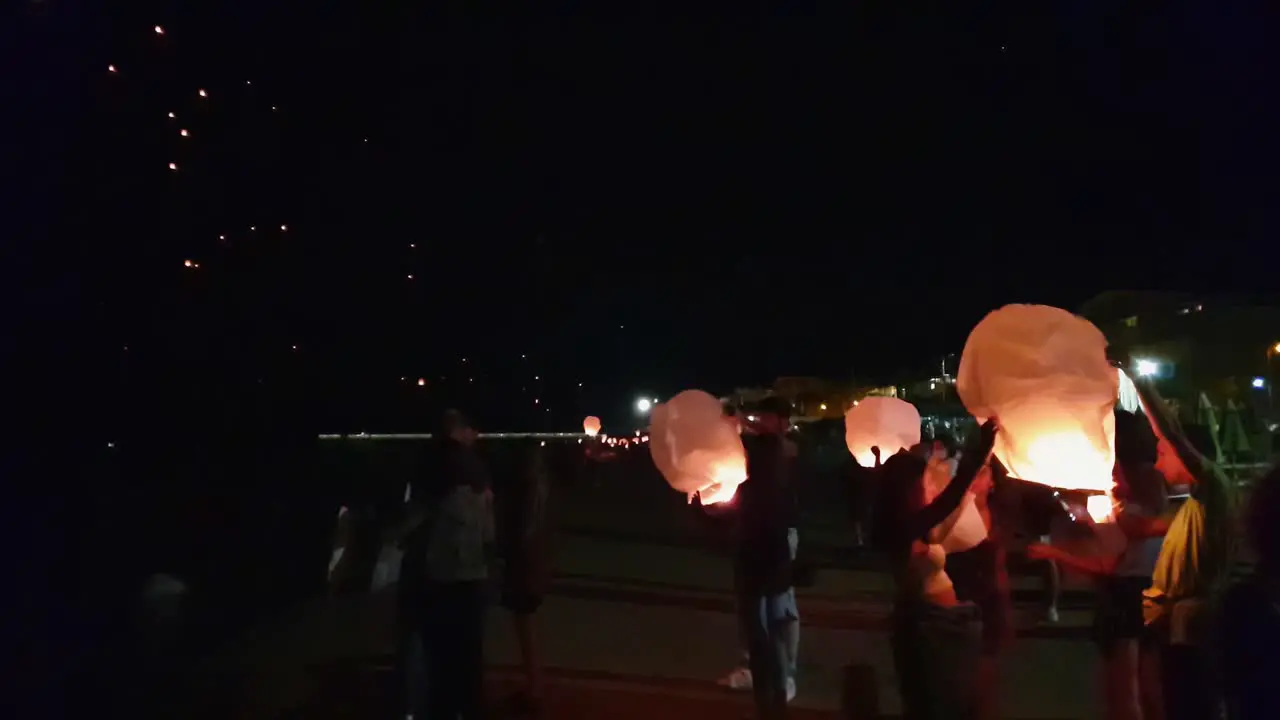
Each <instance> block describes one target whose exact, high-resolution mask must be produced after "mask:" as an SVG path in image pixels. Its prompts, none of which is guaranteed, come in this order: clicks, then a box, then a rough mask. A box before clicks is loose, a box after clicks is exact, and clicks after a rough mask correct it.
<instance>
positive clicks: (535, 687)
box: [498, 444, 551, 712]
mask: <svg viewBox="0 0 1280 720" xmlns="http://www.w3.org/2000/svg"><path fill="white" fill-rule="evenodd" d="M543 450H545V448H543V447H542V446H540V445H536V444H535V445H532V446H530V447H529V448H528V450H527V451H526V454H525V455H524V457H522V458H518V460H517V463H518V464H517V466H516V467H515V469H514V472H512V474H511V475H512V476H511V478H510V479H509V481H508V484H507V486H506V487H505V488H502V489H501V490H500V492H499V495H498V506H499V508H500V509H501V511H502V512H501V515H500V518H501V521H500V524H499V528H498V538H499V539H500V541H501V543H502V548H501V554H502V558H503V560H504V563H505V564H504V567H503V574H502V605H503V607H505V608H506V609H507V610H508V611H509V612H510V613H511V616H512V619H513V621H514V624H515V630H516V640H517V641H518V643H519V645H520V659H521V663H522V665H523V667H524V676H525V677H524V679H525V687H524V693H523V696H521V697H518V698H517V703H518V704H519V705H521V706H523V707H522V709H524V710H527V711H530V712H537V711H538V710H539V709H540V707H541V700H542V660H541V657H540V655H539V653H538V646H537V634H536V632H535V629H534V616H535V615H536V614H537V612H538V608H540V607H541V606H542V599H543V596H544V595H545V594H546V592H547V583H548V581H549V580H550V575H551V567H550V565H551V557H550V550H549V545H550V541H551V537H550V535H551V529H550V527H549V524H548V517H547V510H548V502H549V499H550V492H551V483H550V481H549V478H548V476H547V466H546V459H545V457H544V454H543Z"/></svg>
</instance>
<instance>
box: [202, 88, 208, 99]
mask: <svg viewBox="0 0 1280 720" xmlns="http://www.w3.org/2000/svg"><path fill="white" fill-rule="evenodd" d="M200 97H209V93H208V92H205V89H204V88H200Z"/></svg>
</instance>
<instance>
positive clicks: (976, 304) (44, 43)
mask: <svg viewBox="0 0 1280 720" xmlns="http://www.w3.org/2000/svg"><path fill="white" fill-rule="evenodd" d="M93 5H95V4H93V3H84V2H81V3H66V2H58V1H57V0H43V1H41V2H27V3H24V5H23V8H22V10H21V11H20V13H21V15H22V16H23V19H22V20H21V21H20V22H18V23H17V24H16V26H15V27H16V28H17V31H16V32H14V31H10V32H11V33H12V35H11V37H10V39H11V40H13V42H5V43H2V44H4V45H5V46H6V47H8V48H11V49H10V50H8V51H7V52H6V56H5V58H4V59H6V60H9V62H8V63H6V66H8V67H11V68H20V69H21V70H20V72H16V73H14V77H12V78H7V79H6V80H5V82H6V88H12V89H14V90H16V94H15V95H13V96H14V97H18V98H21V99H22V103H21V104H13V105H11V107H24V108H30V112H23V113H19V114H18V115H19V116H18V117H17V118H16V119H15V120H14V121H13V122H14V123H15V124H14V125H12V127H13V128H14V129H15V130H16V131H15V132H14V133H13V135H11V139H19V143H18V147H17V157H18V162H17V163H16V164H15V165H14V167H16V168H18V169H20V170H21V171H22V174H20V175H19V174H15V176H14V178H17V179H11V180H10V182H13V183H14V186H13V192H10V193H9V195H10V198H11V199H12V198H16V199H17V200H18V202H17V203H15V206H16V207H18V209H19V212H18V213H17V215H18V216H20V217H21V218H23V219H27V220H29V224H20V225H19V226H18V227H19V232H18V236H19V237H22V236H23V235H24V234H29V236H30V238H31V242H29V243H27V244H26V246H27V247H29V248H30V251H29V252H27V253H26V254H25V255H24V257H23V262H22V263H20V264H17V265H13V267H17V268H19V269H20V271H21V273H22V276H23V280H24V287H25V286H30V288H31V297H32V298H34V303H33V304H32V305H30V306H29V307H31V308H34V310H33V311H32V312H29V313H24V314H23V317H22V318H20V320H19V324H20V325H21V327H22V328H23V329H26V330H29V331H30V335H31V337H32V339H33V342H34V343H35V344H36V346H38V347H42V348H46V349H49V350H50V352H49V353H47V355H48V356H49V357H48V358H45V359H44V360H42V361H41V362H40V363H39V364H40V367H41V369H42V370H44V371H45V372H46V373H48V374H49V376H50V378H51V382H53V383H54V384H60V385H61V386H62V387H63V390H62V392H64V393H73V394H75V393H81V395H79V397H88V396H89V395H87V394H85V393H89V394H92V395H93V397H111V398H114V399H113V400H111V401H109V402H107V403H106V405H107V407H108V410H104V413H105V414H104V416H103V417H104V420H103V421H104V422H106V421H108V420H107V419H106V418H109V416H110V413H111V412H112V411H114V409H119V408H120V407H121V406H122V405H133V404H134V403H133V402H132V401H131V400H130V398H133V399H136V398H138V397H141V396H155V395H162V396H165V397H170V398H172V397H189V395H184V393H189V392H195V393H197V395H198V396H199V397H204V398H209V397H215V396H219V395H220V394H222V393H223V392H224V390H225V388H227V387H232V386H236V385H237V384H244V383H250V384H251V383H252V382H253V379H254V378H261V377H263V376H264V375H266V376H269V377H273V378H281V377H287V378H290V379H297V378H305V380H306V382H307V383H309V384H308V385H307V387H308V388H309V390H308V391H307V394H308V396H309V397H311V398H312V399H313V401H314V402H315V403H316V407H317V408H319V409H318V410H317V412H318V413H319V414H318V415H316V417H319V418H323V422H324V423H327V424H328V426H329V428H330V429H334V430H354V429H360V427H364V425H362V423H364V424H368V425H370V426H381V427H382V428H383V429H411V428H402V427H386V426H388V425H396V424H398V423H403V422H405V421H404V418H406V417H408V415H406V414H405V413H409V414H410V415H413V416H414V417H415V418H416V417H418V416H417V415H414V413H417V412H418V410H419V409H421V408H425V407H428V406H429V405H432V404H434V405H442V404H459V405H462V406H463V407H465V408H467V409H468V410H471V411H473V412H475V413H476V414H477V415H478V416H480V417H481V418H482V422H483V423H484V424H485V425H487V426H488V429H525V428H528V429H565V430H571V429H574V428H575V427H577V424H578V422H579V421H580V419H581V417H582V416H583V415H584V414H587V413H593V414H598V415H601V416H603V417H605V418H606V421H608V420H609V418H611V417H615V418H624V417H627V414H628V412H629V410H628V408H629V407H630V405H631V403H632V401H633V400H634V398H635V397H636V396H637V394H652V395H666V394H669V393H672V392H675V391H678V390H680V389H683V388H687V387H702V388H705V389H708V390H711V391H713V392H723V391H727V390H730V389H732V387H734V386H735V385H743V384H759V383H764V382H768V381H770V380H771V379H772V378H773V377H775V376H777V375H823V376H829V377H832V378H837V379H849V378H858V379H860V380H865V381H874V380H883V379H893V378H895V377H896V376H898V375H900V374H902V373H912V372H924V371H927V369H930V368H933V367H936V363H937V358H938V357H939V356H941V355H942V354H945V353H949V352H958V351H959V349H960V348H961V346H962V344H963V341H964V338H965V336H966V334H967V332H968V330H969V329H970V328H971V327H972V326H973V324H974V323H976V322H977V321H978V320H979V319H980V318H981V317H982V316H983V314H985V313H986V312H987V311H989V310H991V309H994V308H995V307H998V306H999V305H1002V304H1004V303H1008V302H1039V303H1048V304H1055V305H1060V306H1063V307H1067V308H1073V309H1074V308H1076V307H1077V306H1078V305H1079V303H1080V302H1082V301H1083V300H1085V299H1087V298H1089V297H1090V296H1092V295H1093V294H1095V293H1096V292H1098V291H1101V290H1106V289H1118V288H1129V289H1138V288H1152V289H1177V290H1186V291H1192V292H1220V291H1226V290H1231V291H1236V292H1242V293H1253V294H1266V293H1267V292H1269V291H1271V292H1272V295H1273V296H1274V294H1275V293H1274V291H1272V290H1271V289H1272V288H1274V287H1275V281H1274V277H1275V270H1274V268H1275V262H1276V260H1275V257H1276V252H1275V249H1274V248H1275V247H1276V240H1275V238H1276V234H1277V231H1278V230H1280V218H1278V217H1277V215H1278V214H1280V210H1278V209H1277V204H1276V202H1275V198H1276V197H1277V191H1278V190H1280V187H1277V185H1278V183H1277V180H1276V170H1275V168H1276V167H1277V166H1278V165H1277V161H1278V160H1280V153H1278V152H1277V143H1278V141H1277V136H1276V134H1275V131H1274V130H1275V128H1276V127H1277V126H1278V125H1277V120H1280V117H1277V116H1278V115H1280V113H1278V112H1277V110H1278V107H1280V106H1278V105H1277V86H1276V83H1274V82H1271V81H1270V80H1269V77H1270V74H1271V73H1270V71H1269V70H1266V69H1264V68H1269V67H1274V66H1276V64H1275V62H1274V61H1275V60H1276V59H1277V58H1276V57H1275V55H1276V51H1275V50H1268V49H1265V48H1264V46H1263V42H1262V38H1263V37H1264V36H1265V35H1266V33H1267V29H1268V28H1270V27H1274V23H1273V20H1274V18H1273V17H1271V16H1270V15H1269V14H1264V12H1263V10H1262V8H1263V7H1264V4H1262V3H1253V4H1252V5H1251V6H1248V5H1247V4H1244V3H1233V4H1230V5H1231V9H1227V8H1224V7H1219V5H1221V4H1215V3H1209V2H1202V3H1190V4H1186V3H1184V4H1181V5H1180V6H1179V7H1169V6H1167V5H1153V6H1151V7H1150V8H1146V9H1142V10H1134V9H1129V8H1127V7H1126V8H1117V7H1116V6H1115V3H1103V2H1070V3H1053V4H1050V6H1051V7H1040V6H1039V5H1038V4H1036V3H1025V2H1021V3H1018V2H984V3H979V5H981V6H982V8H981V9H974V8H967V9H950V10H945V11H944V10H937V9H934V10H931V11H921V10H909V9H907V8H905V7H901V6H902V5H903V4H902V3H863V4H860V6H856V7H845V8H844V9H842V10H841V9H832V10H830V11H823V12H818V11H814V10H806V9H800V8H791V9H781V8H779V9H772V10H766V9H762V7H763V6H762V5H753V7H752V9H746V8H743V7H741V4H726V7H723V8H717V9H716V12H715V13H713V12H712V11H711V10H710V9H708V10H693V9H689V8H685V9H684V10H683V11H682V13H681V14H679V15H675V14H671V15H665V14H662V13H659V12H658V11H651V10H645V9H644V7H643V5H641V4H632V5H631V6H617V5H613V4H608V3H606V4H604V6H602V7H597V6H598V5H600V4H592V3H582V4H580V6H578V7H574V8H571V6H570V5H569V4H551V5H550V6H545V7H547V8H548V9H546V10H541V11H532V10H529V9H528V8H523V9H520V10H518V11H513V12H509V13H501V12H498V11H497V10H493V9H491V10H484V9H477V8H475V7H473V5H474V4H472V3H460V2H454V3H425V4H423V3H354V2H337V1H335V2H330V3H312V4H308V5H307V7H306V9H305V11H297V12H295V11H285V10H279V9H276V8H275V5H274V4H272V3H263V2H259V3H234V2H232V3H225V2H224V3H209V2H182V3H145V2H139V3H130V4H128V7H127V8H124V6H121V7H118V8H113V9H112V10H111V11H110V12H109V13H107V12H106V11H105V10H99V9H93V8H92V7H91V6H93ZM114 5H117V6H119V5H120V4H119V3H115V4H114ZM420 5H425V6H427V9H419V8H416V7H415V6H420ZM843 5H850V4H841V3H836V4H833V6H843ZM148 6H150V7H148ZM290 7H291V8H292V7H293V6H290ZM494 7H497V6H494ZM623 7H625V8H626V9H625V11H624V10H623V9H622V8H623ZM464 8H465V9H464ZM1054 8H1056V9H1054ZM1251 8H1252V9H1251ZM1268 12H1270V13H1271V14H1274V13H1273V12H1272V11H1268ZM157 25H159V26H160V27H161V28H162V29H163V30H164V32H163V34H160V33H157V32H155V31H154V27H155V26H157ZM109 65H111V66H114V67H115V71H114V72H112V71H110V70H109ZM6 74H9V73H6ZM201 89H204V90H205V91H206V93H207V96H206V97H201V96H200V95H199V91H200V90H201ZM169 112H173V113H174V114H175V117H174V118H169V117H168V113H169ZM183 129H186V130H187V131H188V135H187V136H186V137H184V136H182V135H181V134H180V133H181V130H183ZM171 162H172V163H176V165H177V170H176V171H172V170H170V169H169V163H171ZM282 225H283V226H285V228H286V229H284V230H282V229H281V226H282ZM250 228H253V229H252V230H251V229H250ZM220 236H225V240H223V239H220ZM1268 247H1270V248H1271V254H1270V255H1267V254H1266V248H1268ZM1268 258H1270V261H1269V262H1268ZM185 261H191V262H192V264H193V265H194V267H186V266H185V265H184V262H185ZM1268 276H1270V278H1272V279H1271V280H1270V283H1269V284H1268V281H1267V279H1268ZM295 346H296V349H295ZM125 348H128V349H127V350H125ZM55 356H56V358H55V359H49V358H54V357H55ZM463 358H466V361H465V362H464V361H463ZM264 368H265V369H264ZM917 369H918V370H917ZM419 377H422V378H424V379H425V380H426V381H427V385H426V386H425V387H424V388H418V387H417V383H416V382H415V381H416V379H417V378H419ZM59 378H61V380H59ZM67 378H74V380H67ZM401 378H406V379H405V380H403V381H402V380H401ZM535 378H536V379H535ZM579 383H582V387H579V386H578V384H579ZM190 385H201V387H202V388H203V389H199V390H191V389H190V388H189V387H188V386H190ZM122 388H123V389H122ZM211 388H212V389H211ZM220 388H221V389H220ZM100 393H108V394H107V395H100ZM111 393H115V394H114V395H113V394H111ZM72 396H74V395H72ZM72 396H68V397H72ZM535 398H536V399H537V400H538V403H536V404H535V403H533V402H532V401H533V399H535ZM67 401H70V400H67ZM434 405H432V406H434ZM415 422H416V420H415Z"/></svg>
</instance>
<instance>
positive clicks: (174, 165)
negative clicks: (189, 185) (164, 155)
mask: <svg viewBox="0 0 1280 720" xmlns="http://www.w3.org/2000/svg"><path fill="white" fill-rule="evenodd" d="M169 169H170V170H177V169H178V163H169Z"/></svg>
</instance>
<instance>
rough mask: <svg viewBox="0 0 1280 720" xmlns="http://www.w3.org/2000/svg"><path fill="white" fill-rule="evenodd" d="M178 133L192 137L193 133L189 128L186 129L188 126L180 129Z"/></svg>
mask: <svg viewBox="0 0 1280 720" xmlns="http://www.w3.org/2000/svg"><path fill="white" fill-rule="evenodd" d="M178 134H179V135H181V136H182V137H190V136H191V133H189V132H187V129H186V128H183V129H181V130H179V131H178Z"/></svg>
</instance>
